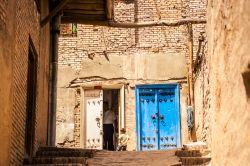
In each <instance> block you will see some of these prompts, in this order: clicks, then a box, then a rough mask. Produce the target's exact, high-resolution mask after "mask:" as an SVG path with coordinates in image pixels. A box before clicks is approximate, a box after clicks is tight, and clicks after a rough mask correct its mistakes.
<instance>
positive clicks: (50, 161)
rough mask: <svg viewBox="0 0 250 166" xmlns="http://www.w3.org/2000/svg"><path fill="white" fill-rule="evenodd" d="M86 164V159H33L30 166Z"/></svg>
mask: <svg viewBox="0 0 250 166" xmlns="http://www.w3.org/2000/svg"><path fill="white" fill-rule="evenodd" d="M71 163H79V164H86V157H34V158H32V164H71Z"/></svg>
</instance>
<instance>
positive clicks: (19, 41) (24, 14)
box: [0, 0, 49, 165]
mask: <svg viewBox="0 0 250 166" xmlns="http://www.w3.org/2000/svg"><path fill="white" fill-rule="evenodd" d="M43 4H44V6H45V7H46V8H44V9H42V12H45V10H46V9H47V7H48V4H47V3H46V2H45V1H44V2H43ZM45 14H46V13H45ZM2 23H4V27H2ZM48 30H49V29H48V26H45V27H44V28H41V27H40V13H39V12H38V10H37V6H36V3H35V1H34V0H25V1H8V0H4V1H2V2H1V4H0V41H1V40H2V39H4V42H3V43H2V42H0V45H1V46H0V47H3V50H1V54H3V56H1V58H0V63H1V66H3V72H5V74H3V75H1V77H2V76H3V77H2V79H6V80H7V81H8V83H6V82H5V81H3V82H2V83H1V87H4V88H5V89H10V92H9V93H6V92H7V91H6V90H4V91H5V93H6V94H5V93H4V94H5V95H6V98H5V99H4V100H6V101H5V102H3V103H1V106H2V107H3V108H8V111H6V112H5V110H6V109H3V112H4V113H5V114H3V115H4V117H5V118H4V120H3V121H4V123H3V124H1V126H5V125H6V126H7V127H6V128H0V131H1V132H3V133H8V135H6V137H5V136H4V138H5V140H4V141H3V142H2V140H1V143H5V144H6V147H7V149H8V150H6V149H4V148H3V149H1V154H2V150H3V151H4V152H3V153H5V155H1V157H0V161H1V162H0V165H22V163H23V159H24V141H25V120H26V103H27V72H28V71H27V70H28V67H27V65H28V54H29V45H30V42H29V41H30V40H29V39H31V41H32V43H33V44H34V47H35V48H34V49H35V50H34V51H35V52H36V53H37V55H38V56H37V67H38V69H37V80H38V81H37V91H36V95H37V97H36V100H37V102H36V123H35V130H36V131H35V136H34V137H35V140H34V151H35V150H36V149H37V148H38V146H40V145H45V144H46V140H45V139H44V138H46V132H44V131H45V130H46V128H47V111H48V110H47V103H48V102H47V99H48V94H47V91H48V57H49V47H48V46H49V45H48V44H49V33H48ZM42 35H44V36H43V37H41V36H42ZM40 46H42V47H43V48H42V50H40ZM40 51H41V53H40ZM6 66H9V67H10V68H9V70H5V69H6V68H5V67H6ZM41 78H42V79H41ZM0 91H1V94H2V89H0ZM0 97H1V100H2V96H0ZM37 126H39V131H38V128H37ZM39 132H41V133H43V134H44V135H41V134H40V133H39ZM1 147H5V145H4V146H1ZM5 156H7V157H5ZM2 162H3V163H2Z"/></svg>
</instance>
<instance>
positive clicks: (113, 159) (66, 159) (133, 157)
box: [24, 147, 211, 166]
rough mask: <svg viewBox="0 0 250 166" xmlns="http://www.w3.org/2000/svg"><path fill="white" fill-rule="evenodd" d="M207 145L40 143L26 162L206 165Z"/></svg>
mask: <svg viewBox="0 0 250 166" xmlns="http://www.w3.org/2000/svg"><path fill="white" fill-rule="evenodd" d="M208 153H209V151H208V150H207V149H197V148H196V149H185V147H184V148H182V149H172V150H158V151H121V152H120V151H105V150H94V149H80V148H74V149H73V148H57V147H41V148H39V150H38V151H37V153H36V156H35V157H33V158H32V159H31V160H29V161H28V160H27V161H26V162H25V163H24V164H25V165H26V166H35V165H36V166H187V165H192V166H194V165H204V164H205V165H207V164H209V161H210V160H211V158H210V157H209V156H208V155H207V154H208Z"/></svg>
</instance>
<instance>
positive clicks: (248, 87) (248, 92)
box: [242, 63, 250, 99]
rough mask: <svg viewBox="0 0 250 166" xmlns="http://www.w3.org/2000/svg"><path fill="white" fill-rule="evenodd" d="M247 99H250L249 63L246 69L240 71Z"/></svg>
mask: <svg viewBox="0 0 250 166" xmlns="http://www.w3.org/2000/svg"><path fill="white" fill-rule="evenodd" d="M242 77H243V81H244V85H245V89H246V95H247V99H250V63H249V64H248V71H246V72H244V73H242Z"/></svg>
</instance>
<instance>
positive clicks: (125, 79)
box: [56, 0, 211, 150]
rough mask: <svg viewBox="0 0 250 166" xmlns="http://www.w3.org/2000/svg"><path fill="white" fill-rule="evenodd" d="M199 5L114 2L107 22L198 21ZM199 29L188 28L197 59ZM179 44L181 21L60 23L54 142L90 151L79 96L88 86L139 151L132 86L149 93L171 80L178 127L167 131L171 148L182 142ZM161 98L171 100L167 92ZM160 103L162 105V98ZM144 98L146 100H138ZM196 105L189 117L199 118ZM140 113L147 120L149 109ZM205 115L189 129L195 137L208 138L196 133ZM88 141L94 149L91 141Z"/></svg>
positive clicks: (182, 51)
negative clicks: (167, 23)
mask: <svg viewBox="0 0 250 166" xmlns="http://www.w3.org/2000/svg"><path fill="white" fill-rule="evenodd" d="M206 6H207V4H206V1H198V0H197V1H179V0H171V1H141V0H138V1H127V0H124V1H123V0H122V1H120V0H119V1H118V0H116V1H114V20H115V21H116V22H119V23H129V22H139V23H143V22H153V21H162V20H163V21H179V20H181V19H186V18H200V19H202V18H203V19H204V18H205V17H206ZM76 26H77V32H76V31H75V29H76ZM205 26H206V25H205V24H194V25H193V26H192V27H193V45H194V50H193V53H194V60H196V59H197V58H196V57H199V56H205V54H206V52H207V46H206V35H205V31H206V29H205ZM72 27H73V28H72ZM201 37H204V40H202V41H201V40H199V39H200V38H201ZM187 43H188V28H187V25H186V24H184V25H178V26H174V27H171V26H151V27H142V28H113V27H105V26H97V25H84V24H77V25H75V24H70V25H69V24H63V25H61V36H60V38H59V60H58V64H59V69H58V71H59V72H58V88H57V90H58V95H57V121H56V125H57V128H56V145H57V146H63V147H86V148H93V147H88V146H91V143H88V138H86V132H87V129H86V121H87V120H86V119H87V117H86V112H87V111H88V109H87V106H86V105H87V102H86V98H87V97H89V96H88V95H87V96H86V94H88V93H90V92H89V91H90V90H91V89H92V90H93V91H100V90H103V92H102V94H103V100H104V101H109V103H112V102H113V105H112V104H111V106H110V107H113V109H114V110H116V112H117V117H118V126H119V128H126V130H127V133H128V135H129V136H130V140H129V146H128V150H142V148H141V147H140V145H138V144H140V143H141V142H142V141H143V140H142V139H143V138H141V139H139V137H140V136H141V135H140V132H141V130H143V129H140V128H139V127H138V126H139V124H141V123H142V120H141V121H140V120H138V119H137V118H138V116H139V117H140V113H138V109H137V107H138V105H139V107H140V104H139V103H140V100H138V99H137V98H139V96H137V95H136V91H137V90H138V89H140V86H143V85H147V86H149V87H144V88H145V89H147V88H151V89H152V90H154V89H159V88H161V87H157V86H158V85H163V86H166V87H168V86H172V85H176V87H177V89H178V91H177V92H176V94H175V95H176V96H175V97H176V99H178V100H179V101H176V102H177V103H176V105H179V108H177V107H176V108H175V110H176V114H177V115H179V119H178V122H177V124H179V125H180V130H179V131H178V132H177V133H175V134H177V135H178V134H179V135H180V136H179V138H177V139H179V141H180V143H179V144H178V147H180V146H181V144H184V143H187V142H190V141H191V138H190V134H189V130H188V125H187V106H188V102H187V98H188V93H189V90H188V84H187V79H186V78H187V75H188V74H187V64H189V50H188V45H187ZM196 84H198V81H197V83H196ZM138 93H139V92H138ZM196 93H197V94H199V95H200V92H197V91H196ZM172 97H174V96H172ZM164 99H165V98H163V100H164ZM169 99H170V100H171V96H170V98H169ZM142 100H143V99H142ZM142 100H141V101H142ZM150 100H151V99H150ZM165 100H166V103H167V100H168V99H165ZM170 100H169V101H170ZM145 101H147V99H146V98H145ZM158 101H159V100H158ZM197 105H198V106H197V108H196V109H197V110H196V114H197V117H199V115H200V114H202V113H203V109H202V108H199V105H200V104H199V103H198V104H197ZM148 116H149V117H150V116H151V114H150V115H148ZM209 116H210V114H209V115H206V116H205V118H204V119H202V120H201V121H199V120H197V126H196V128H195V130H197V138H198V140H203V141H207V142H209V141H210V140H209V139H210V135H211V133H210V131H209V127H206V129H205V130H207V133H208V134H207V135H206V134H204V133H202V132H201V131H203V132H204V128H205V127H204V126H206V125H205V124H204V122H205V121H206V119H209V118H210V117H209ZM199 118H200V117H199ZM93 121H95V120H93ZM159 121H160V120H159ZM208 121H209V120H208ZM93 125H95V124H94V123H93ZM177 126H178V125H177ZM141 137H143V136H141ZM156 137H157V136H156ZM170 137H171V136H170ZM170 137H169V138H170ZM152 139H153V138H152ZM160 139H161V137H159V140H160ZM164 139H165V138H164ZM89 141H91V140H89ZM140 141H141V142H140ZM165 144H166V143H165ZM92 145H93V146H94V143H93V142H92ZM166 146H167V144H166ZM171 146H172V145H171ZM169 147H170V145H169ZM173 147H174V146H173ZM171 148H172V147H171ZM159 149H160V148H159ZM148 150H150V148H149V149H148ZM152 150H153V149H152Z"/></svg>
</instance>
